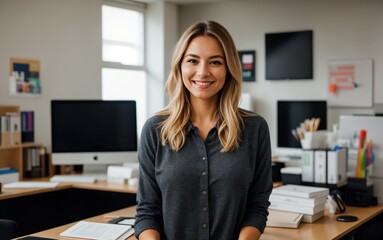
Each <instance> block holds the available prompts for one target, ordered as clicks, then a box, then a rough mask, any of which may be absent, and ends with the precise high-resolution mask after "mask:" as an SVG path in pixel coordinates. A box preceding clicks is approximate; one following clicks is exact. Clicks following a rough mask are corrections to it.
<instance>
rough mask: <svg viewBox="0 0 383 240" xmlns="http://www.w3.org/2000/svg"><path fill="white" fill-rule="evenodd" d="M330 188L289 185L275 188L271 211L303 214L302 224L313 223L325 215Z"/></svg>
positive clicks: (271, 200)
mask: <svg viewBox="0 0 383 240" xmlns="http://www.w3.org/2000/svg"><path fill="white" fill-rule="evenodd" d="M328 194H329V189H328V188H323V187H311V186H302V185H294V184H288V185H283V186H280V187H277V188H274V189H273V191H272V193H271V195H270V203H271V204H270V207H269V208H270V209H272V210H278V211H286V212H294V213H302V214H303V218H302V222H306V223H312V222H315V221H316V220H317V219H319V218H321V217H322V216H323V215H324V210H325V205H326V202H327V196H328Z"/></svg>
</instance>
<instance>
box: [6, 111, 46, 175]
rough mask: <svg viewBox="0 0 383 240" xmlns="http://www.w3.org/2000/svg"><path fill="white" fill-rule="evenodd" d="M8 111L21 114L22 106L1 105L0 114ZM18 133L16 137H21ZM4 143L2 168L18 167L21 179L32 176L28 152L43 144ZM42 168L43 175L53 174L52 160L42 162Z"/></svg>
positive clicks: (19, 132)
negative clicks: (30, 174) (29, 171)
mask: <svg viewBox="0 0 383 240" xmlns="http://www.w3.org/2000/svg"><path fill="white" fill-rule="evenodd" d="M6 113H18V114H20V108H19V107H18V106H0V116H4V115H6ZM20 126H21V124H20ZM0 130H1V129H0ZM0 132H1V131H0ZM1 134H3V133H1ZM16 134H18V136H16V138H17V139H21V131H18V132H17V133H16ZM0 137H2V136H0ZM3 143H4V141H2V142H1V144H0V168H7V167H10V168H17V169H18V171H19V179H20V180H24V179H26V178H30V176H27V175H28V169H27V167H28V166H26V165H27V164H28V161H29V160H28V156H26V154H27V153H28V150H30V149H40V148H43V146H42V145H41V144H37V143H21V141H20V142H19V141H16V142H14V143H6V144H3ZM41 168H42V169H41V171H42V172H43V173H44V175H43V176H47V175H48V176H49V175H51V172H52V171H51V169H52V168H51V166H50V161H47V163H46V162H44V163H42V164H41ZM46 169H47V171H46ZM40 177H42V176H40Z"/></svg>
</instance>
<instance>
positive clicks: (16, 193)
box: [0, 178, 137, 200]
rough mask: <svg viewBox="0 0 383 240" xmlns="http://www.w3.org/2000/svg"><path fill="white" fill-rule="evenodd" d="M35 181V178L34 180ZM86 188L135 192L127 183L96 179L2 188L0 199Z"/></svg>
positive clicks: (135, 188) (135, 189)
mask: <svg viewBox="0 0 383 240" xmlns="http://www.w3.org/2000/svg"><path fill="white" fill-rule="evenodd" d="M34 181H35V180H34ZM37 181H49V179H45V178H42V179H38V180H37ZM70 188H76V189H88V190H99V191H109V192H122V193H131V194H136V193H137V187H130V186H128V185H127V184H117V183H108V182H107V181H97V182H96V183H60V184H59V186H57V187H55V188H26V189H15V188H14V189H7V188H5V189H3V191H2V192H1V193H0V200H4V199H10V198H17V197H23V196H30V195H34V194H41V193H47V192H53V191H59V190H64V189H70Z"/></svg>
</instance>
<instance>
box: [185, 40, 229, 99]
mask: <svg viewBox="0 0 383 240" xmlns="http://www.w3.org/2000/svg"><path fill="white" fill-rule="evenodd" d="M181 71H182V81H183V83H184V85H185V86H186V88H187V89H188V90H189V92H190V98H191V99H192V98H197V99H204V100H212V99H216V98H217V96H218V95H217V93H218V92H219V91H220V90H221V89H222V87H223V85H224V84H225V79H226V72H227V69H226V61H225V57H224V52H223V49H222V47H221V45H220V44H219V43H218V41H217V40H216V39H215V38H213V37H209V36H199V37H196V38H194V39H193V40H192V41H191V42H190V44H189V46H188V47H187V49H186V51H185V53H184V56H183V60H182V63H181Z"/></svg>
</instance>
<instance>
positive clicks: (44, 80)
mask: <svg viewBox="0 0 383 240" xmlns="http://www.w3.org/2000/svg"><path fill="white" fill-rule="evenodd" d="M11 57H16V58H26V59H36V60H40V62H41V69H40V79H41V84H42V95H41V96H39V97H33V98H26V97H24V98H22V97H21V98H20V97H10V96H9V95H8V77H9V58H11ZM100 66H101V1H94V0H65V1H57V0H55V1H51V0H33V1H30V0H17V1H13V0H0V105H19V106H20V107H21V110H33V111H35V140H36V142H39V143H42V144H44V145H47V146H50V100H51V99H70V98H78V99H84V98H89V99H90V98H94V99H100V98H101V72H100V71H101V70H100Z"/></svg>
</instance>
